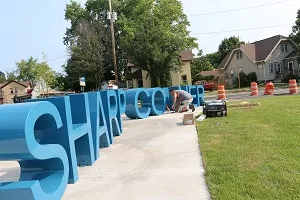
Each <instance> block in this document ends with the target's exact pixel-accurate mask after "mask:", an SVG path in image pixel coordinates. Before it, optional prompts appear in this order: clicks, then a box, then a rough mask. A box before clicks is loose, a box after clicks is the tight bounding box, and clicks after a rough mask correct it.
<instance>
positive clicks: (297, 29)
mask: <svg viewBox="0 0 300 200" xmlns="http://www.w3.org/2000/svg"><path fill="white" fill-rule="evenodd" d="M290 39H291V40H292V41H293V42H294V43H295V44H296V45H297V48H296V51H297V55H298V63H300V9H299V10H298V12H297V17H296V21H295V25H294V26H293V29H292V33H291V34H290Z"/></svg>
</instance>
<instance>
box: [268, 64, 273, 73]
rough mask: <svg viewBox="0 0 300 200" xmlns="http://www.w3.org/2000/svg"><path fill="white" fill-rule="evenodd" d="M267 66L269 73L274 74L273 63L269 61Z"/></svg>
mask: <svg viewBox="0 0 300 200" xmlns="http://www.w3.org/2000/svg"><path fill="white" fill-rule="evenodd" d="M269 67H270V74H274V65H273V63H270V65H269Z"/></svg>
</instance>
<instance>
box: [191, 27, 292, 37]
mask: <svg viewBox="0 0 300 200" xmlns="http://www.w3.org/2000/svg"><path fill="white" fill-rule="evenodd" d="M292 25H293V24H281V25H273V26H261V27H253V28H245V29H236V30H224V31H215V32H206V33H197V34H191V35H208V34H217V33H228V32H238V31H248V30H257V29H265V28H275V27H280V26H292Z"/></svg>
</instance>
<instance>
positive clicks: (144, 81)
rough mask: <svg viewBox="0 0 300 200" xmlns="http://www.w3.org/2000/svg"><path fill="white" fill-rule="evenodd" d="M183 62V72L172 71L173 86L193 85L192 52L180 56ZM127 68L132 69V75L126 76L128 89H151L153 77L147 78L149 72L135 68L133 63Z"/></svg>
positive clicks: (185, 52)
mask: <svg viewBox="0 0 300 200" xmlns="http://www.w3.org/2000/svg"><path fill="white" fill-rule="evenodd" d="M179 56H180V59H181V61H182V67H181V70H180V71H178V72H175V71H171V72H170V74H171V80H172V85H171V86H178V85H181V84H188V85H191V84H192V77H191V61H192V60H193V57H194V55H193V53H192V51H182V52H181V53H180V54H179ZM127 67H128V68H129V69H130V73H129V74H128V75H127V76H126V80H127V87H128V88H141V87H144V88H150V87H151V77H150V76H147V75H148V72H147V71H144V70H141V69H139V68H137V67H135V66H134V65H133V64H132V63H128V64H127Z"/></svg>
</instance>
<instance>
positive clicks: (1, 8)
mask: <svg viewBox="0 0 300 200" xmlns="http://www.w3.org/2000/svg"><path fill="white" fill-rule="evenodd" d="M78 1H80V2H84V0H78ZM282 1H284V0H251V1H250V0H247V1H246V0H227V1H225V0H212V1H207V0H182V3H183V6H184V11H185V13H186V14H187V15H188V17H189V20H190V22H191V27H190V30H191V35H192V36H195V37H197V38H198V43H199V47H200V48H201V49H203V51H204V53H211V52H215V51H217V48H218V45H219V44H220V42H221V40H222V39H223V38H224V37H230V36H232V35H235V36H239V37H240V38H241V39H242V40H244V41H246V42H248V41H249V42H254V41H256V40H260V39H263V38H267V37H271V36H274V35H277V34H282V35H288V34H289V33H290V32H291V27H292V24H294V22H295V19H296V12H297V10H298V9H299V8H300V1H299V0H285V1H286V2H283V3H280V4H275V5H269V6H262V7H258V8H255V9H248V10H241V11H234V12H223V13H220V14H213V15H203V14H205V13H211V12H218V11H224V10H232V9H240V8H245V7H253V6H257V5H262V4H269V3H274V2H282ZM68 2H69V0H51V1H50V0H43V1H39V0H26V1H20V0H2V1H0V24H1V29H0V42H1V57H0V58H1V63H0V71H3V72H5V71H11V70H13V69H14V68H15V62H16V61H19V60H21V59H26V58H28V57H29V56H33V57H35V58H42V53H43V52H44V53H45V54H46V55H47V58H48V60H49V65H50V66H51V67H52V68H53V69H54V70H56V71H60V70H61V65H62V64H64V63H65V62H66V59H67V57H66V55H67V54H66V48H65V46H64V45H63V40H62V38H63V36H64V32H65V29H66V27H67V26H68V25H69V24H68V22H66V21H65V20H64V9H65V5H66V3H68ZM197 14H201V15H198V16H191V15H197ZM283 24H288V25H286V26H278V27H273V28H265V29H252V30H247V31H231V30H240V29H248V28H257V27H266V26H275V25H283ZM223 31H229V32H223ZM212 32H221V33H212ZM203 33H208V34H203Z"/></svg>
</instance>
